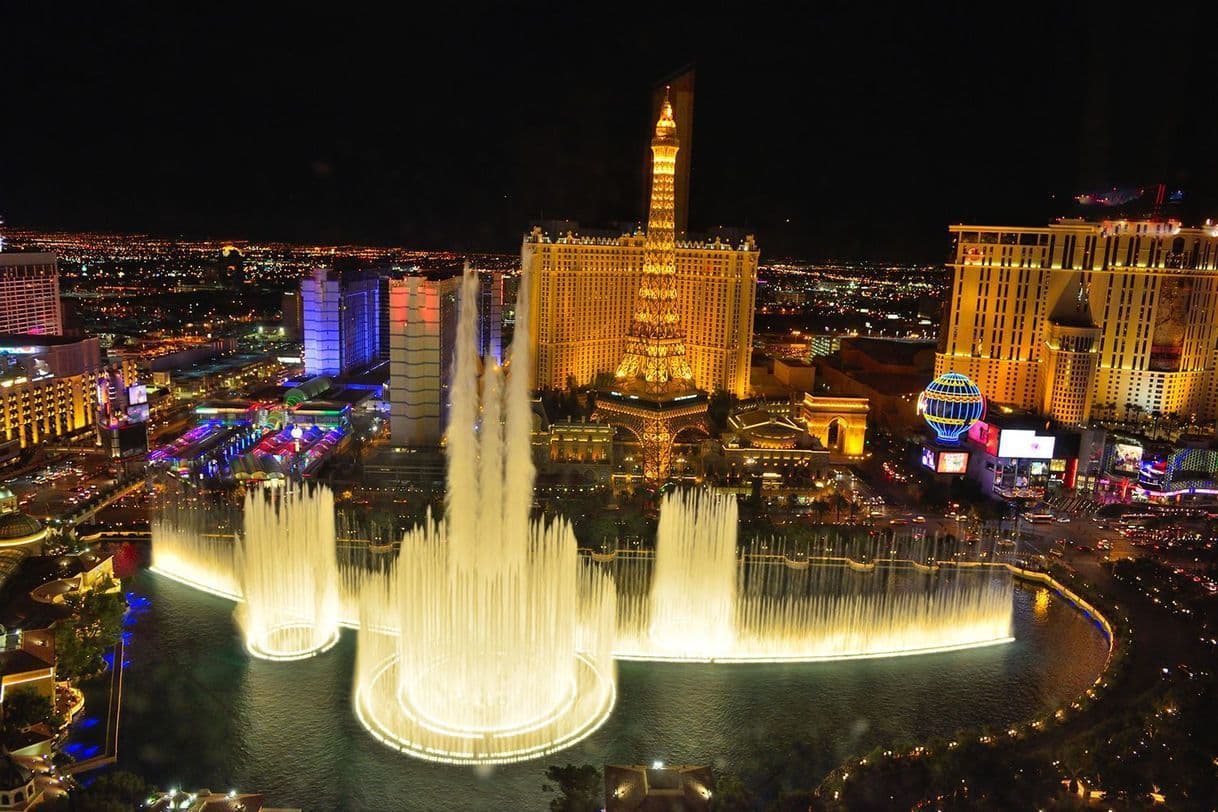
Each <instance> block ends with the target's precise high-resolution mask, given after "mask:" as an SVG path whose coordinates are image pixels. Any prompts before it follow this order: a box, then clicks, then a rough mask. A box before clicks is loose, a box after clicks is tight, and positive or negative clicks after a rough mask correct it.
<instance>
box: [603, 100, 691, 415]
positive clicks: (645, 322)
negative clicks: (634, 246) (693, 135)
mask: <svg viewBox="0 0 1218 812" xmlns="http://www.w3.org/2000/svg"><path fill="white" fill-rule="evenodd" d="M679 149H680V144H679V143H678V141H677V123H676V121H675V120H674V119H673V115H672V102H671V101H670V100H669V98H668V89H667V88H665V91H664V102H663V104H661V105H660V117H659V119H658V120H657V121H656V129H655V136H654V137H653V138H652V139H651V154H652V159H651V201H650V204H649V206H648V212H647V238H646V242H645V243H644V247H643V279H642V283H641V284H640V286H639V294H638V298H637V300H636V306H635V312H634V318H633V320H632V321H631V325H630V333H629V335H628V336H627V338H626V354H625V357H624V358H623V359H622V363H621V364H620V365H619V366H618V369H617V378H618V380H619V381H623V382H624V383H626V384H641V385H642V386H643V388H645V390H646V391H648V392H650V393H653V394H663V393H666V392H673V391H675V392H681V391H687V390H690V389H692V388H693V385H694V384H693V372H692V371H691V370H690V368H689V362H688V361H687V360H686V358H685V336H684V333H683V332H682V330H681V315H680V313H679V312H678V311H677V248H676V234H675V232H674V219H675V212H674V205H675V196H674V183H675V175H676V163H677V151H678V150H679Z"/></svg>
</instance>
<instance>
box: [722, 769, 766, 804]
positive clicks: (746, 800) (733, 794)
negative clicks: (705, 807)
mask: <svg viewBox="0 0 1218 812" xmlns="http://www.w3.org/2000/svg"><path fill="white" fill-rule="evenodd" d="M757 806H758V801H757V797H756V796H755V795H753V793H751V792H749V789H748V787H746V786H745V785H744V782H743V781H741V780H740V776H738V775H736V774H735V773H732V772H727V771H726V770H723V771H720V770H715V792H714V794H713V795H712V796H711V809H713V810H715V812H749V810H752V809H756V808H757Z"/></svg>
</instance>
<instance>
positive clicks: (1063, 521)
mask: <svg viewBox="0 0 1218 812" xmlns="http://www.w3.org/2000/svg"><path fill="white" fill-rule="evenodd" d="M1057 521H1058V522H1059V523H1061V524H1067V523H1069V521H1070V517H1069V516H1058V517H1057Z"/></svg>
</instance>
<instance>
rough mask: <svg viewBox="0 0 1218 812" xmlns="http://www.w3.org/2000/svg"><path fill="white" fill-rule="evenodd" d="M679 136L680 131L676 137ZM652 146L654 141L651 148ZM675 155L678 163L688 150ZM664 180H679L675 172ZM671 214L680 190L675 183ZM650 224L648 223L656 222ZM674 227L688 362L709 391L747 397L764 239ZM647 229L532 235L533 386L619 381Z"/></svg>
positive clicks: (525, 248)
mask: <svg viewBox="0 0 1218 812" xmlns="http://www.w3.org/2000/svg"><path fill="white" fill-rule="evenodd" d="M672 140H673V143H674V144H675V143H676V140H677V139H676V136H675V135H674V136H673V139H672ZM653 150H654V147H653ZM674 152H677V155H678V158H677V159H676V160H677V161H678V162H679V160H680V158H679V156H680V153H679V151H677V150H676V149H675V147H674ZM672 169H673V171H671V172H667V173H666V174H665V175H664V177H665V178H666V179H667V182H668V183H670V184H672V183H673V182H674V181H675V179H676V176H678V175H679V173H677V172H676V171H675V169H676V167H675V164H674V166H673V167H672ZM667 194H668V195H669V196H670V199H672V200H673V203H672V204H671V205H670V210H671V211H672V214H670V218H675V217H676V205H677V202H678V201H679V200H680V195H681V189H680V188H675V189H674V188H669V189H668V190H667ZM648 227H649V228H650V225H649V226H648ZM669 229H671V233H672V234H673V246H674V247H673V261H674V263H675V268H676V296H677V299H676V309H677V311H678V312H679V313H680V314H681V329H682V332H683V333H684V347H685V355H684V357H685V361H686V363H687V364H688V365H689V369H690V372H691V373H692V375H693V380H694V381H696V382H697V385H698V386H699V387H700V388H702V389H705V390H707V391H710V392H714V391H718V390H722V391H726V392H730V393H731V394H733V395H736V396H737V397H747V396H748V395H749V366H750V361H751V360H752V344H753V308H754V303H755V302H754V300H755V298H756V293H757V258H758V250H757V243H756V241H755V240H754V238H753V237H752V236H751V235H749V236H746V237H744V238H743V239H741V240H739V241H736V242H734V243H733V242H728V241H724V240H722V239H714V240H707V241H693V240H689V239H688V238H687V237H686V236H685V235H684V234H681V233H678V231H677V229H675V228H674V224H673V223H672V222H670V224H669ZM647 246H648V235H644V234H641V233H634V234H618V235H615V236H609V237H592V236H587V235H582V236H581V235H580V234H577V233H574V231H568V232H566V233H563V234H547V233H545V232H544V231H543V230H542V229H541V228H540V227H535V228H533V230H532V231H530V232H529V233H528V234H526V235H525V237H524V243H523V244H522V245H521V249H520V260H521V267H522V268H523V269H524V270H525V271H527V272H528V279H529V285H530V288H529V303H530V306H531V312H530V314H529V341H530V343H531V344H532V349H533V363H534V369H533V381H532V384H533V386H534V387H535V388H551V389H564V388H566V387H567V386H568V385H569V384H572V383H574V384H575V385H578V386H584V385H589V384H594V383H596V382H597V378H598V377H600V378H602V380H604V379H608V378H611V377H612V376H613V375H614V373H615V372H616V371H617V369H618V366H619V365H620V364H621V362H622V358H623V357H624V356H625V354H626V350H627V335H628V334H629V333H630V330H631V322H632V319H633V318H634V316H635V304H636V303H637V300H638V294H639V290H640V285H641V283H642V281H643V275H644V266H645V264H646V262H647V256H648V247H647Z"/></svg>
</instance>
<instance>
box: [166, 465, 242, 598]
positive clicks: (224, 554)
mask: <svg viewBox="0 0 1218 812" xmlns="http://www.w3.org/2000/svg"><path fill="white" fill-rule="evenodd" d="M173 487H174V486H172V485H171V488H173ZM176 487H177V488H179V489H181V488H182V486H180V485H178V486H176ZM239 521H240V517H239V516H238V515H236V513H235V511H233V510H231V509H229V506H228V505H227V504H224V503H220V504H216V503H213V501H212V500H210V499H209V498H208V497H207V496H206V495H204V494H201V493H199V492H197V491H194V490H193V489H182V490H180V491H179V490H170V491H169V492H167V493H166V494H165V496H164V502H163V504H162V506H161V509H160V510H159V511H158V512H157V514H156V515H155V517H154V518H153V521H152V527H151V529H152V565H151V569H152V571H153V572H156V573H158V574H160V575H164V576H165V577H167V578H171V579H173V580H175V581H179V582H181V583H184V584H187V585H189V586H192V587H194V588H196V589H200V590H203V591H204V592H210V593H212V594H213V595H219V596H221V597H225V598H229V599H231V600H240V599H241V586H240V584H239V583H238V581H237V571H236V562H235V560H234V558H235V552H236V527H235V525H236V524H237V523H238V522H239Z"/></svg>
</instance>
